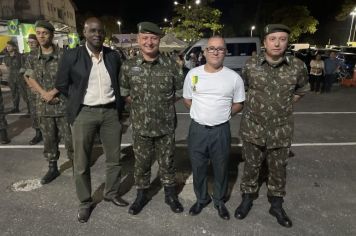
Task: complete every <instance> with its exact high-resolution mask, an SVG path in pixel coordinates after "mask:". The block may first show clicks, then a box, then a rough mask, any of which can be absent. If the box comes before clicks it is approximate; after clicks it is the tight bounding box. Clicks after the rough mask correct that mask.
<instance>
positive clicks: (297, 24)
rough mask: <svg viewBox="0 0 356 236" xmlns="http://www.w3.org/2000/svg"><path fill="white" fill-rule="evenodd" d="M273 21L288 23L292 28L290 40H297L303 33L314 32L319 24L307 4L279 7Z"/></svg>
mask: <svg viewBox="0 0 356 236" xmlns="http://www.w3.org/2000/svg"><path fill="white" fill-rule="evenodd" d="M272 22H274V23H282V24H285V25H288V26H289V27H290V29H291V33H290V41H291V42H295V41H297V40H298V38H299V37H300V35H301V34H305V33H310V34H313V33H315V31H316V30H317V28H316V26H317V25H318V24H319V22H318V20H316V19H315V18H314V17H313V16H311V15H310V11H309V10H308V8H307V7H306V6H298V5H296V6H289V7H282V8H279V9H277V10H276V11H274V12H273V14H272Z"/></svg>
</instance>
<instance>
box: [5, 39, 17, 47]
mask: <svg viewBox="0 0 356 236" xmlns="http://www.w3.org/2000/svg"><path fill="white" fill-rule="evenodd" d="M6 44H8V45H11V46H13V47H14V48H17V45H16V43H15V42H14V41H11V40H10V41H7V43H6Z"/></svg>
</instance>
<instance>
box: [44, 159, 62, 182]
mask: <svg viewBox="0 0 356 236" xmlns="http://www.w3.org/2000/svg"><path fill="white" fill-rule="evenodd" d="M60 174H61V173H60V172H59V171H58V167H57V161H50V162H49V165H48V171H47V173H46V175H45V176H44V177H43V178H42V179H41V184H48V183H50V182H52V181H53V180H54V179H55V178H57V177H58V176H59V175H60Z"/></svg>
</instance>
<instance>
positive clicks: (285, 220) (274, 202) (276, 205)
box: [268, 197, 292, 228]
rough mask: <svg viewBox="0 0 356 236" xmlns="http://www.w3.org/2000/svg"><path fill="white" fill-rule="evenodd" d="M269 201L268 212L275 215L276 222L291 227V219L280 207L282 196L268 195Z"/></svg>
mask: <svg viewBox="0 0 356 236" xmlns="http://www.w3.org/2000/svg"><path fill="white" fill-rule="evenodd" d="M268 200H269V201H270V203H271V208H270V209H269V213H270V214H271V215H273V216H274V217H276V219H277V222H278V223H279V224H280V225H282V226H284V227H287V228H290V227H292V221H291V220H290V219H289V217H288V216H287V214H286V212H285V211H284V209H283V208H282V203H283V198H282V197H268Z"/></svg>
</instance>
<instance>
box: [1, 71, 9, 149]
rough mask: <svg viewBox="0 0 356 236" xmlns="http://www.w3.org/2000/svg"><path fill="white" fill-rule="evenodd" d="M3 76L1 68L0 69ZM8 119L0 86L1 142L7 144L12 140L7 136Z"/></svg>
mask: <svg viewBox="0 0 356 236" xmlns="http://www.w3.org/2000/svg"><path fill="white" fill-rule="evenodd" d="M0 76H1V70H0ZM6 128H7V121H6V118H5V111H4V100H3V98H2V92H1V87H0V143H1V144H7V143H9V142H10V139H9V138H8V136H7V130H6Z"/></svg>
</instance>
